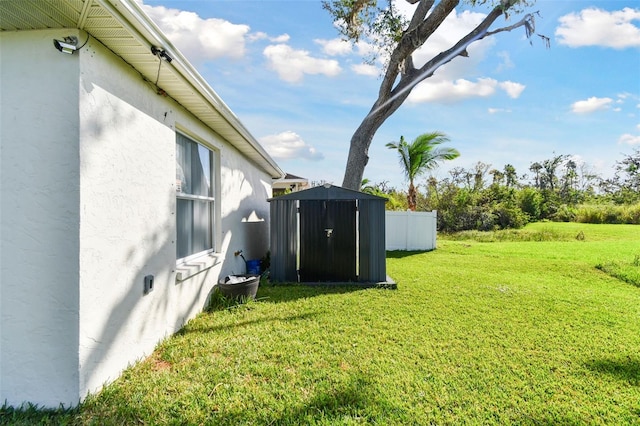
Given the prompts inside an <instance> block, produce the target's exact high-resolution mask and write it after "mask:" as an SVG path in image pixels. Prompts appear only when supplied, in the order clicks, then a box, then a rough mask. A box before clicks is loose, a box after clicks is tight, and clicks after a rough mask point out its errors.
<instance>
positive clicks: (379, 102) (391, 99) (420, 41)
mask: <svg viewBox="0 0 640 426" xmlns="http://www.w3.org/2000/svg"><path fill="white" fill-rule="evenodd" d="M395 1H406V2H408V3H411V4H415V5H416V7H415V12H414V13H413V16H412V17H411V19H404V18H403V17H402V16H401V15H400V14H399V13H398V12H397V10H396V8H395V7H394V2H395ZM381 3H385V4H384V5H382V6H379V5H378V1H377V0H331V1H330V0H325V1H323V7H324V8H325V9H326V10H328V11H329V13H331V15H332V16H333V18H334V20H335V22H336V24H338V28H339V29H340V32H341V33H342V35H343V36H344V37H345V38H346V39H347V40H350V41H352V42H358V41H360V40H361V39H364V38H366V39H367V40H368V41H372V40H373V41H374V42H375V43H376V45H377V46H378V48H379V50H380V51H382V52H385V53H386V65H385V68H384V70H383V76H382V82H381V84H380V89H379V91H378V98H377V99H376V101H375V102H374V104H373V106H372V107H371V110H370V111H369V113H368V114H367V116H366V117H365V118H364V119H363V120H362V123H360V126H359V127H358V128H357V130H356V131H355V133H354V134H353V136H352V138H351V145H350V148H349V156H348V158H347V165H346V170H345V174H344V179H343V182H342V186H343V187H345V188H350V189H353V190H358V189H359V188H360V184H361V182H362V178H363V175H364V169H365V166H366V165H367V162H368V160H369V156H368V151H369V146H370V145H371V141H372V140H373V137H374V135H375V134H376V132H377V131H378V129H379V128H380V126H381V125H382V124H383V123H384V122H385V121H386V120H387V119H388V118H389V117H390V116H391V115H392V114H393V113H395V112H396V111H397V110H398V108H400V106H401V105H402V104H403V102H404V101H405V100H406V99H407V97H408V96H409V94H410V93H411V90H412V89H413V87H415V86H416V84H418V83H420V82H421V81H423V80H425V79H427V78H429V77H431V76H432V75H433V73H434V72H435V71H436V70H437V69H438V68H439V67H441V66H442V65H444V64H446V63H448V62H450V61H451V60H452V59H454V58H456V57H457V56H468V55H469V53H468V51H467V47H468V46H469V45H470V44H471V43H473V42H476V41H478V40H482V39H483V38H486V37H489V36H492V35H495V34H498V33H501V32H507V31H512V30H514V29H516V28H520V27H524V28H525V31H526V35H527V37H531V35H533V34H534V33H535V15H536V14H535V13H524V11H525V9H526V8H528V7H530V6H531V3H532V2H531V1H528V0H493V1H491V0H466V3H468V4H470V5H471V6H482V5H484V6H487V5H489V6H490V11H489V12H488V14H487V15H486V17H485V18H484V19H483V20H482V22H480V24H478V25H477V26H476V27H475V28H474V29H473V30H471V31H470V32H469V33H468V34H466V35H465V36H464V37H462V38H461V39H460V40H459V41H458V42H457V43H455V44H454V45H452V46H450V47H449V48H448V49H447V50H445V51H443V52H441V53H439V54H437V55H435V56H434V57H433V58H431V59H430V60H428V61H427V62H426V63H425V64H422V65H420V66H415V65H414V62H413V54H414V53H415V52H416V51H417V50H418V49H420V47H422V46H423V45H424V44H425V42H426V41H427V40H429V38H430V37H431V36H432V35H433V33H434V32H435V31H436V30H437V29H438V28H439V27H440V25H442V23H443V22H444V21H445V19H446V18H447V17H448V16H449V15H450V14H451V13H452V12H453V11H454V10H455V9H456V7H458V6H459V4H460V1H459V0H440V1H435V0H387V1H386V2H381ZM511 14H514V15H518V14H522V15H523V16H522V18H521V19H519V20H518V21H517V22H515V23H513V24H511V25H505V26H502V27H496V28H492V27H493V25H494V24H495V23H496V21H498V20H499V18H504V19H505V21H506V20H507V19H509V17H510V15H511ZM541 37H543V38H544V39H545V41H546V42H547V43H548V39H547V38H546V37H544V36H541Z"/></svg>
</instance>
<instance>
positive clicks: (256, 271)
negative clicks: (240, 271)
mask: <svg viewBox="0 0 640 426" xmlns="http://www.w3.org/2000/svg"><path fill="white" fill-rule="evenodd" d="M247 274H251V275H260V259H254V260H247Z"/></svg>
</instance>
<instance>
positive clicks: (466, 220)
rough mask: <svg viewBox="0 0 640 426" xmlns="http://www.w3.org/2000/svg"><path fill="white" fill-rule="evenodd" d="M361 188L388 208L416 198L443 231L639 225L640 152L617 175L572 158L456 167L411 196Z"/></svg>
mask: <svg viewBox="0 0 640 426" xmlns="http://www.w3.org/2000/svg"><path fill="white" fill-rule="evenodd" d="M410 188H411V187H410ZM361 190H362V191H363V192H368V193H371V194H376V195H380V196H384V197H386V198H387V199H388V200H389V201H388V202H387V209H388V210H406V209H408V208H409V207H410V206H409V203H408V201H407V195H410V199H411V200H412V201H413V200H415V201H414V202H415V204H414V205H415V210H417V211H431V210H437V211H438V229H439V230H440V231H444V232H456V231H463V230H480V231H489V230H495V229H505V228H520V227H522V226H524V225H525V224H527V223H528V222H534V221H541V220H551V221H578V222H589V223H632V224H640V149H638V148H637V149H635V150H634V151H633V152H632V153H631V154H626V155H624V156H623V158H622V159H621V160H619V161H616V164H615V166H614V174H613V176H612V177H610V178H603V177H601V176H600V175H599V174H598V173H596V172H595V171H594V170H593V168H591V167H590V166H589V165H587V164H579V163H578V162H576V161H575V160H574V159H573V157H572V156H571V155H566V154H561V155H555V154H554V155H553V156H552V157H551V158H548V159H546V160H543V161H535V162H532V163H531V164H530V166H529V169H528V170H526V171H524V172H521V171H518V170H516V169H515V167H514V166H513V165H511V164H506V165H505V166H504V167H502V168H500V169H498V168H494V167H492V166H491V165H490V164H486V163H482V162H478V163H476V164H475V165H474V166H473V167H470V168H462V167H456V168H453V169H451V170H450V171H449V172H448V176H446V177H444V178H442V179H437V178H436V177H434V176H433V175H430V176H428V177H427V178H426V179H425V180H424V182H423V183H420V184H417V185H412V189H410V192H411V193H410V194H407V192H405V191H403V190H398V189H396V188H394V187H391V186H390V185H389V184H388V182H377V183H375V182H371V181H369V180H367V179H365V180H364V181H363V184H362V187H361ZM412 204H413V203H412ZM412 207H413V206H412Z"/></svg>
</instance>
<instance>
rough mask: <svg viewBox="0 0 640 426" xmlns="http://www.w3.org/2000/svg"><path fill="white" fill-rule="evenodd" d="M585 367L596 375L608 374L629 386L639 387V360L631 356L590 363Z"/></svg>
mask: <svg viewBox="0 0 640 426" xmlns="http://www.w3.org/2000/svg"><path fill="white" fill-rule="evenodd" d="M586 366H587V368H589V369H590V370H592V371H595V372H597V373H602V374H608V375H610V376H613V377H616V378H617V379H619V380H623V381H625V382H627V383H629V384H630V385H633V386H640V360H639V359H634V358H632V357H631V356H626V357H625V358H619V359H601V360H596V361H591V362H588V363H587V364H586Z"/></svg>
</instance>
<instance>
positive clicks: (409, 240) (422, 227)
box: [385, 210, 437, 250]
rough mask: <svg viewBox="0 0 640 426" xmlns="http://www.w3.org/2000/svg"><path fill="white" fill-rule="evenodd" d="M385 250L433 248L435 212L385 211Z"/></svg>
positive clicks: (435, 223) (434, 241) (434, 245)
mask: <svg viewBox="0 0 640 426" xmlns="http://www.w3.org/2000/svg"><path fill="white" fill-rule="evenodd" d="M385 217H386V226H385V239H386V241H387V243H386V249H387V250H435V248H436V225H437V212H436V211H435V210H434V211H431V212H412V211H406V212H396V211H387V212H385Z"/></svg>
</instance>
